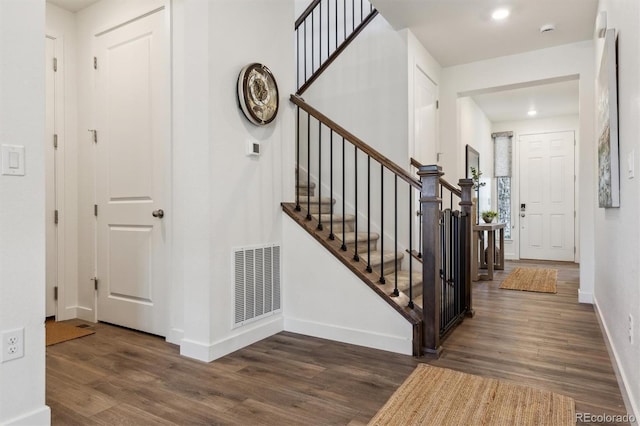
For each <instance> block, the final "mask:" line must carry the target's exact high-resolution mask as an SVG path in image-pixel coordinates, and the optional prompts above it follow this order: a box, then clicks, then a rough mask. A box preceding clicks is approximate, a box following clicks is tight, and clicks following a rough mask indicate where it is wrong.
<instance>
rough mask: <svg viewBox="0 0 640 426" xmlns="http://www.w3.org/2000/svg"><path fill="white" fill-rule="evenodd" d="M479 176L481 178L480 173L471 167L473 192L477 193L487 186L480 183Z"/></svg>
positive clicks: (484, 183)
mask: <svg viewBox="0 0 640 426" xmlns="http://www.w3.org/2000/svg"><path fill="white" fill-rule="evenodd" d="M480 176H482V172H481V171H479V170H477V169H476V168H475V167H471V180H473V190H474V191H477V190H478V189H480V188H481V187H483V186H485V185H486V184H487V182H480Z"/></svg>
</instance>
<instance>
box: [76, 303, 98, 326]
mask: <svg viewBox="0 0 640 426" xmlns="http://www.w3.org/2000/svg"><path fill="white" fill-rule="evenodd" d="M76 312H77V314H78V316H77V317H76V318H79V319H81V320H84V321H89V322H96V313H95V311H94V310H93V309H91V308H85V307H84V306H76Z"/></svg>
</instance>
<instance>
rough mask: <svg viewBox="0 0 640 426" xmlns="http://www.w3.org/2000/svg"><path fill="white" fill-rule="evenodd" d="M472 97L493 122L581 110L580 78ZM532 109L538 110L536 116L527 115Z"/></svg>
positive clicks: (576, 112)
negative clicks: (579, 100) (579, 98)
mask: <svg viewBox="0 0 640 426" xmlns="http://www.w3.org/2000/svg"><path fill="white" fill-rule="evenodd" d="M471 98H472V99H473V100H474V101H475V102H476V104H478V106H479V107H480V109H482V110H483V111H484V113H485V114H486V116H487V118H488V119H489V121H491V122H493V123H496V122H500V121H516V120H523V119H528V118H547V117H555V116H559V115H570V114H575V115H577V114H578V112H579V109H578V108H579V107H578V80H572V81H564V82H560V83H552V84H545V85H542V86H533V87H525V88H521V89H514V90H507V91H501V92H494V93H486V94H482V95H475V96H472V97H471ZM531 109H535V110H536V111H537V112H538V114H537V115H536V116H535V117H529V116H528V115H527V112H528V111H529V110H531Z"/></svg>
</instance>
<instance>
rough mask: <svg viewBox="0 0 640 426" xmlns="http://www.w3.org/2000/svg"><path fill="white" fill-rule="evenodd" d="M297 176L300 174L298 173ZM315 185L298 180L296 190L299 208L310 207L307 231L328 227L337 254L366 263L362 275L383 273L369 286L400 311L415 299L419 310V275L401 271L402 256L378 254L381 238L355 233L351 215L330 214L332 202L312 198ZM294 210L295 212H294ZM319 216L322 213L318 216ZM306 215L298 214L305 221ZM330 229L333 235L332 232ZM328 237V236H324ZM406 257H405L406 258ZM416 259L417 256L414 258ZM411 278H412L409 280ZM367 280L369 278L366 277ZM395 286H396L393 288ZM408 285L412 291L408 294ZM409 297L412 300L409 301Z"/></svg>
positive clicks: (378, 235)
mask: <svg viewBox="0 0 640 426" xmlns="http://www.w3.org/2000/svg"><path fill="white" fill-rule="evenodd" d="M297 174H298V175H299V176H300V175H301V173H297ZM315 187H316V184H315V183H314V182H312V183H311V185H309V184H308V180H307V179H302V180H298V184H297V188H298V191H300V193H301V194H302V193H304V195H301V196H300V204H301V205H302V206H306V205H307V204H309V205H310V213H311V221H310V223H309V227H310V228H314V227H315V230H318V226H319V225H320V224H322V227H321V228H322V229H320V230H324V228H325V227H327V228H328V229H327V230H328V231H329V235H331V234H333V235H334V238H335V241H336V242H337V245H339V246H340V250H341V251H343V252H345V251H346V252H347V254H348V257H350V258H351V261H353V258H354V257H355V255H356V253H357V254H358V257H359V258H361V259H366V260H368V261H367V266H366V267H365V272H367V273H369V274H371V273H373V271H382V272H381V273H380V274H379V275H378V276H379V277H382V278H383V279H379V278H378V279H370V281H372V285H376V286H377V288H378V289H379V290H381V291H382V292H384V294H385V295H387V296H388V297H389V298H390V300H391V301H393V302H394V303H395V304H396V305H398V306H399V307H406V306H408V305H409V300H411V299H415V305H417V306H419V307H420V308H421V305H422V298H421V295H422V272H420V271H415V270H414V271H413V272H412V273H411V274H409V271H408V270H403V269H401V265H402V261H403V259H404V257H405V252H402V251H393V250H385V251H384V252H382V251H381V250H379V248H380V247H379V244H378V240H379V239H380V234H379V233H377V232H370V233H367V232H358V233H356V232H355V215H354V214H345V215H342V214H333V215H332V214H331V211H332V208H333V207H334V206H335V202H336V200H335V199H332V198H326V197H323V198H322V199H319V198H318V197H316V196H315ZM294 210H295V208H294ZM320 212H322V213H320ZM306 213H307V211H306V210H304V212H303V213H302V214H301V215H303V216H305V219H307V217H306ZM331 229H333V232H331ZM327 237H328V236H327ZM407 255H408V254H407ZM415 258H417V255H416V256H415ZM410 275H411V276H410ZM369 278H370V277H369ZM396 282H397V284H398V285H397V286H396ZM410 285H411V287H412V290H411V291H409V286H410ZM410 293H411V295H412V298H410V297H409V294H410Z"/></svg>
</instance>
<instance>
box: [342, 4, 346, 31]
mask: <svg viewBox="0 0 640 426" xmlns="http://www.w3.org/2000/svg"><path fill="white" fill-rule="evenodd" d="M342 5H343V7H344V18H343V19H342V26H343V27H344V32H343V33H342V41H345V40H346V39H347V0H344V1H343V2H342Z"/></svg>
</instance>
